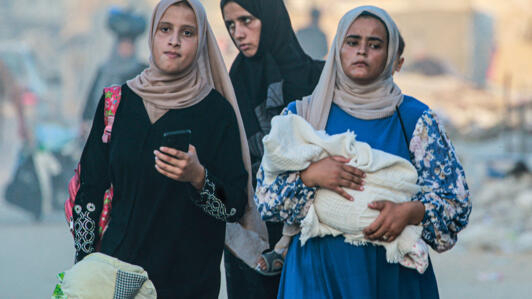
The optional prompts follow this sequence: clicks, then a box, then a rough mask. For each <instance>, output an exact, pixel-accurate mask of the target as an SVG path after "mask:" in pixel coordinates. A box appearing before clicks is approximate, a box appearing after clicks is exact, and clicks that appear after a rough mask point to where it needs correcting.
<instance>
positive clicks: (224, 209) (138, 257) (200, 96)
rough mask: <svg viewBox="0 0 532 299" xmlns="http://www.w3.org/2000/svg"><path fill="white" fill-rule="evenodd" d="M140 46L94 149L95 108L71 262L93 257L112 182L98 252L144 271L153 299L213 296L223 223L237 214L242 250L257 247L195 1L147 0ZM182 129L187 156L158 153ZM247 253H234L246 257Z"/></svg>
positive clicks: (207, 35) (231, 100)
mask: <svg viewBox="0 0 532 299" xmlns="http://www.w3.org/2000/svg"><path fill="white" fill-rule="evenodd" d="M149 47H150V51H151V59H150V66H149V67H148V68H147V69H146V70H144V71H143V72H142V73H141V74H140V75H138V76H137V77H136V78H134V79H132V80H130V81H128V82H127V84H124V85H122V87H121V102H120V105H119V107H118V110H117V113H116V117H115V120H114V125H113V129H112V137H111V140H110V142H109V143H103V142H102V135H103V133H104V100H103V97H102V99H101V100H100V104H99V105H98V109H97V112H96V115H95V118H94V121H93V127H92V130H91V133H90V136H89V139H88V141H87V144H86V146H85V149H84V151H83V154H82V158H81V162H80V165H81V166H80V167H81V174H80V178H81V187H80V189H79V191H78V193H77V197H76V200H75V204H76V205H75V208H74V210H75V212H74V230H75V246H76V259H77V260H78V261H79V260H81V259H82V258H83V257H84V256H86V255H88V254H90V253H92V252H94V251H95V250H96V244H98V242H99V241H100V240H99V235H98V233H97V227H96V223H98V217H99V215H100V213H101V210H102V203H103V195H104V191H105V190H106V189H107V188H109V186H110V185H112V186H113V187H114V197H113V202H112V204H113V206H112V211H111V215H110V222H109V226H108V228H107V231H106V232H105V234H104V235H103V238H102V239H101V248H100V251H101V252H102V253H104V254H107V255H109V256H112V257H116V258H118V259H120V260H122V261H124V262H127V263H131V264H134V265H138V266H141V267H142V268H144V270H146V271H147V272H148V275H149V278H150V279H151V280H152V281H153V283H154V285H155V288H156V290H157V295H158V298H216V297H217V296H218V292H219V288H220V262H221V257H222V250H223V248H224V240H225V229H226V223H225V222H234V221H237V220H239V219H241V217H242V216H243V215H244V218H242V219H244V220H245V221H244V222H243V223H244V224H245V227H246V228H249V231H250V235H254V236H256V237H257V238H258V240H254V241H253V242H254V243H256V244H257V243H260V242H261V241H260V240H262V239H261V238H260V237H262V238H263V239H264V240H265V239H266V236H265V233H266V231H265V228H263V230H262V231H261V227H260V226H254V224H260V222H258V220H260V219H258V218H256V219H255V220H257V222H253V219H254V218H253V215H254V214H253V213H249V212H248V211H251V212H253V209H254V204H253V201H252V200H251V201H250V200H249V199H250V196H249V195H250V194H251V182H250V180H249V178H250V177H251V176H250V162H249V153H248V149H247V142H246V138H245V133H244V129H243V126H242V121H241V119H240V114H239V110H238V105H237V103H236V98H235V96H234V92H233V89H232V85H231V82H230V81H229V76H228V74H227V71H226V69H225V66H224V63H223V61H222V58H221V54H220V51H219V49H218V46H217V44H216V40H215V37H214V35H213V33H212V31H211V28H210V26H209V24H208V22H207V17H206V15H205V10H204V8H203V7H202V5H201V3H200V2H199V1H197V0H187V1H184V0H163V1H161V2H159V4H158V5H157V6H156V8H155V10H154V12H153V16H152V20H151V27H150V31H149ZM185 129H187V130H190V131H191V132H192V134H191V137H190V146H189V147H188V151H186V152H185V151H179V150H177V149H174V148H169V147H162V146H161V144H162V140H163V134H164V133H165V132H170V131H176V130H185ZM250 207H251V210H249V208H250ZM246 209H248V210H246ZM255 213H256V211H255ZM256 215H257V216H258V214H256ZM235 225H236V224H235ZM261 233H263V235H262V236H261V235H260V234H261ZM250 242H251V241H250ZM229 246H231V245H229ZM231 248H232V249H233V250H234V252H235V254H237V255H238V254H240V253H242V251H241V250H240V248H238V247H231ZM256 249H257V252H255V254H253V253H252V252H251V251H252V250H249V251H248V252H244V253H245V254H248V255H251V260H253V259H256V258H257V256H258V255H259V254H260V248H256ZM242 258H244V257H242Z"/></svg>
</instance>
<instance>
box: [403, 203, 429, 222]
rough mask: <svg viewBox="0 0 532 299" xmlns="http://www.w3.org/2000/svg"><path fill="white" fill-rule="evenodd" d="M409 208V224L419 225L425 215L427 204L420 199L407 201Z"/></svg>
mask: <svg viewBox="0 0 532 299" xmlns="http://www.w3.org/2000/svg"><path fill="white" fill-rule="evenodd" d="M404 204H405V205H407V206H408V208H409V213H408V215H409V217H408V224H411V225H418V224H420V223H421V221H422V220H423V218H424V217H425V205H423V203H421V202H419V201H410V202H405V203H404Z"/></svg>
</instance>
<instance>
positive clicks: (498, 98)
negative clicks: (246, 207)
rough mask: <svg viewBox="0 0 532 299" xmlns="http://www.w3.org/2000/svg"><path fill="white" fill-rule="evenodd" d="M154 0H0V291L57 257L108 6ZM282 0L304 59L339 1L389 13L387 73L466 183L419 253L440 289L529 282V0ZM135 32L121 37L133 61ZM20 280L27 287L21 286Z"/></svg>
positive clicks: (219, 29)
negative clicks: (432, 117)
mask: <svg viewBox="0 0 532 299" xmlns="http://www.w3.org/2000/svg"><path fill="white" fill-rule="evenodd" d="M202 2H203V4H204V6H205V7H206V9H207V12H208V17H209V20H210V23H211V25H212V27H213V30H214V32H215V35H216V36H217V39H218V42H219V45H220V48H221V49H222V52H223V54H224V58H225V60H226V64H227V66H228V67H229V66H230V65H231V63H232V60H233V58H234V57H235V56H236V54H237V49H236V48H235V47H234V45H233V43H232V41H231V39H230V37H229V35H228V34H227V31H226V29H225V27H224V23H223V20H222V16H221V12H220V7H219V1H218V0H202ZM156 3H157V1H156V0H105V1H104V0H32V1H29V0H0V165H1V167H0V240H2V244H8V245H7V246H5V245H2V246H0V287H2V290H6V289H7V294H6V296H7V297H6V298H38V297H41V296H49V295H50V294H51V292H52V289H53V284H54V283H55V274H56V273H57V272H60V271H62V270H64V269H66V268H68V267H69V266H70V265H71V263H72V253H73V245H72V241H71V236H70V235H69V232H68V229H67V228H66V226H65V225H64V220H63V218H62V214H61V213H62V212H61V204H62V202H63V201H64V199H65V196H66V195H65V192H66V186H65V189H62V187H61V186H63V184H64V181H65V180H67V179H68V177H70V176H71V174H72V170H73V169H72V163H75V161H76V160H77V158H78V157H79V153H80V150H81V146H82V144H83V142H84V140H83V137H82V134H81V131H82V128H81V127H82V126H81V115H82V111H83V108H84V105H85V102H86V101H87V97H88V95H89V92H90V88H91V84H92V82H93V80H94V77H95V75H96V73H97V70H98V68H99V66H100V65H102V63H104V62H105V61H106V60H107V59H109V57H110V53H111V52H112V50H113V47H114V46H115V42H116V41H115V37H114V36H113V34H112V32H111V31H110V30H109V28H108V27H107V25H106V24H107V17H108V13H109V9H110V7H112V6H115V7H122V8H129V9H131V10H132V11H133V12H134V13H135V14H137V15H139V16H143V17H144V18H145V20H147V21H148V23H149V19H150V17H151V12H152V9H153V7H154V5H155V4H156ZM285 3H286V5H287V8H288V10H289V13H290V16H291V19H292V24H293V27H294V29H295V30H296V31H298V38H299V39H300V40H301V42H302V44H303V47H304V48H305V49H306V51H308V52H309V54H310V55H312V56H313V57H314V58H317V59H319V58H323V57H325V56H326V53H327V50H328V49H329V48H330V45H329V43H330V42H331V41H332V40H333V38H334V34H335V31H336V26H337V24H338V21H339V19H340V17H341V16H342V15H343V14H344V13H345V12H347V11H348V10H350V9H352V8H354V7H356V6H359V5H367V4H370V5H376V6H380V7H382V8H384V9H386V10H387V11H388V12H389V13H390V14H391V15H392V17H393V18H394V19H395V20H396V22H397V24H398V26H399V28H400V30H401V32H402V35H403V36H404V39H405V41H406V49H405V53H404V57H405V64H404V67H403V70H402V71H401V72H400V73H399V74H397V75H396V77H395V80H396V82H397V83H398V85H399V86H400V87H401V89H402V90H403V92H404V93H406V94H409V95H412V96H414V97H417V98H419V99H420V100H422V101H424V102H426V103H427V104H429V106H431V107H432V108H433V109H434V110H436V111H437V112H438V114H439V115H440V117H441V118H442V119H443V120H444V121H445V125H446V128H447V131H448V133H449V134H450V135H452V136H451V138H452V140H453V141H454V143H455V146H456V149H457V151H458V153H459V155H460V157H461V159H462V162H463V163H464V165H465V167H466V175H467V178H468V182H469V185H470V187H471V190H472V199H473V213H472V215H471V222H470V225H469V227H468V228H467V229H466V230H465V231H464V232H463V233H462V234H461V235H460V237H459V239H460V241H459V242H458V245H457V246H456V248H454V249H453V250H451V252H449V253H445V254H443V255H437V254H433V255H432V258H433V261H434V263H435V269H436V273H437V279H438V282H439V287H440V292H441V295H442V298H466V297H471V298H522V297H526V295H528V294H530V293H531V292H532V287H531V286H530V284H529V283H528V281H527V279H526V278H527V277H530V275H532V270H531V269H532V220H531V219H532V217H531V216H532V175H531V174H530V171H529V169H531V167H532V138H531V136H532V1H530V0H505V1H501V0H447V1H431V0H373V1H362V0H285ZM318 17H319V18H318ZM313 18H314V20H313ZM146 31H147V30H146ZM146 31H145V32H144V33H143V34H142V35H141V36H140V37H139V38H137V39H136V40H135V45H136V49H137V56H138V58H139V60H140V61H141V62H143V63H147V62H148V59H149V57H148V55H149V52H148V48H147V34H146ZM309 33H311V34H309ZM308 41H310V42H308ZM320 41H321V42H320ZM15 180H19V181H22V182H26V184H27V185H23V186H26V187H24V188H19V189H21V190H19V191H16V192H25V193H23V194H33V195H31V196H30V195H29V196H27V197H28V198H26V197H24V199H20V200H21V201H24V202H19V203H18V204H13V202H12V201H13V200H17V198H19V197H16V196H15V199H13V198H11V199H12V200H8V199H6V196H4V195H7V194H8V193H9V194H15V193H13V192H15V191H13V190H14V189H13V188H15V187H13V184H11V183H12V182H13V181H15ZM10 186H11V187H10ZM8 187H10V188H11V189H9V188H8ZM30 187H31V188H30ZM7 189H9V190H7ZM17 190H18V189H17ZM7 191H10V192H7ZM17 194H19V193H17ZM21 194H22V193H21ZM7 197H9V196H7ZM12 197H13V196H12ZM36 220H37V221H38V222H36ZM28 257H29V258H28ZM36 265H39V266H36ZM28 273H32V274H31V275H30V274H28ZM28 283H29V284H31V285H34V286H35V287H34V288H33V289H31V290H30V289H28V288H25V289H24V287H25V286H27V284H28ZM6 286H10V287H9V288H6ZM3 292H4V291H3ZM2 296H3V295H2ZM2 296H0V297H2ZM222 297H223V295H222Z"/></svg>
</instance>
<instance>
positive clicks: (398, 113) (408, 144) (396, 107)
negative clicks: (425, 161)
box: [395, 106, 414, 161]
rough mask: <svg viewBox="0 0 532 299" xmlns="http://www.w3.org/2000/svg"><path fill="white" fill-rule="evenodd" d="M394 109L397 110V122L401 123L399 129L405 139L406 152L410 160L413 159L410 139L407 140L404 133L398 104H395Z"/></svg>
mask: <svg viewBox="0 0 532 299" xmlns="http://www.w3.org/2000/svg"><path fill="white" fill-rule="evenodd" d="M395 111H397V116H399V122H400V123H401V131H402V132H403V137H404V139H405V143H406V149H407V151H408V154H409V155H410V159H411V160H412V161H414V159H413V156H412V153H411V152H410V141H408V136H407V135H406V129H405V124H404V122H403V118H402V117H401V112H400V111H399V106H395Z"/></svg>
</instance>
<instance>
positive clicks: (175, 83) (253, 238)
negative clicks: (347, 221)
mask: <svg viewBox="0 0 532 299" xmlns="http://www.w3.org/2000/svg"><path fill="white" fill-rule="evenodd" d="M182 1H185V0H162V1H160V2H159V3H158V4H157V6H156V7H155V9H154V11H153V15H152V21H151V25H150V31H149V33H150V36H149V39H148V43H149V47H150V52H152V51H153V39H154V37H155V32H156V30H157V26H158V24H159V21H160V19H161V17H162V16H163V14H164V12H165V11H166V10H167V9H168V7H170V6H171V5H173V4H176V3H179V2H182ZM186 2H187V3H188V4H190V6H191V7H192V9H193V10H194V13H195V14H196V21H197V23H198V52H197V53H196V60H195V62H194V63H192V65H191V66H190V67H189V68H188V69H186V70H184V71H183V72H182V73H180V74H177V75H168V74H163V73H162V72H161V71H160V70H159V68H158V67H157V66H156V65H155V63H154V60H153V52H152V57H150V66H149V68H147V69H146V70H144V71H143V72H142V73H141V74H140V75H138V76H137V77H135V78H134V79H132V80H129V81H128V82H127V84H128V86H129V87H130V88H131V89H132V90H133V91H134V92H135V93H136V94H138V95H139V96H140V97H141V98H142V99H143V101H144V105H145V107H146V110H147V111H148V114H149V116H150V120H151V121H152V122H155V121H156V120H157V119H158V118H160V117H161V116H162V115H163V114H164V113H166V112H167V111H168V110H170V109H182V108H186V107H190V106H193V105H195V104H197V103H199V102H200V101H201V100H203V98H205V97H206V96H207V95H208V94H209V92H210V91H211V90H212V89H213V88H214V89H216V90H217V91H218V92H219V93H221V94H222V96H224V98H225V99H227V101H228V102H229V103H230V104H231V106H232V107H233V109H234V111H235V115H236V118H237V121H238V128H239V130H240V143H241V148H242V160H243V161H244V165H245V167H246V170H247V172H248V204H247V207H246V211H245V212H244V216H242V218H241V219H240V221H239V223H230V224H227V233H226V245H227V246H228V247H229V249H231V250H232V251H233V253H234V254H235V255H236V256H238V257H239V258H241V259H242V260H244V261H245V262H246V263H247V264H248V265H250V266H252V267H254V265H255V262H256V260H257V258H258V256H259V255H260V254H261V253H262V251H263V250H265V249H267V248H268V234H267V230H266V225H265V224H264V222H263V221H262V220H261V218H260V215H259V214H258V211H257V208H256V206H255V202H254V200H253V194H254V192H253V187H252V184H251V177H252V176H251V162H250V157H249V149H248V143H247V139H246V133H245V131H244V126H243V124H242V118H241V116H240V111H239V109H238V104H237V101H236V96H235V92H234V90H233V85H232V84H231V80H230V79H229V74H228V73H227V69H226V68H225V64H224V62H223V59H222V55H221V53H220V49H219V48H218V44H217V43H216V38H215V36H214V33H213V32H212V29H211V27H210V25H209V23H208V20H207V15H206V13H205V9H204V8H203V5H202V4H201V3H200V2H199V1H198V0H186ZM214 113H216V112H214ZM205 138H208V136H205Z"/></svg>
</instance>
